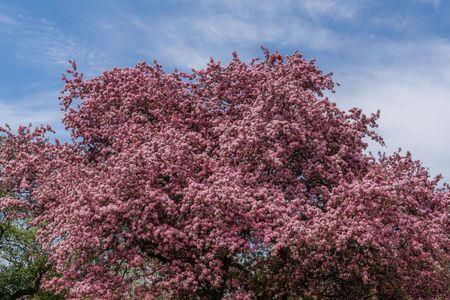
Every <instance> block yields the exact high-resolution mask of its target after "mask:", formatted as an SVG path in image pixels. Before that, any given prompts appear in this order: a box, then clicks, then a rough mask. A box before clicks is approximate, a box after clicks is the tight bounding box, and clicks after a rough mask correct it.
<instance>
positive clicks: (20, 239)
mask: <svg viewBox="0 0 450 300" xmlns="http://www.w3.org/2000/svg"><path fill="white" fill-rule="evenodd" d="M3 195H5V191H2V190H1V189H0V197H1V196H3ZM35 234H36V230H35V229H34V228H33V227H30V226H29V225H28V220H27V219H13V220H10V219H8V218H7V215H6V213H5V212H0V299H4V300H8V299H17V298H20V297H24V296H27V297H28V298H31V299H40V300H57V299H62V298H61V297H59V296H55V295H53V294H50V293H47V292H45V291H43V290H41V283H42V279H43V277H44V275H45V274H46V273H47V272H49V270H50V269H49V267H48V264H47V258H46V255H45V252H44V251H43V250H42V248H41V247H40V245H39V243H38V242H37V241H36V238H35Z"/></svg>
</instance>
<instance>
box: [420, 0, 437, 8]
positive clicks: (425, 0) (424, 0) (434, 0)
mask: <svg viewBox="0 0 450 300" xmlns="http://www.w3.org/2000/svg"><path fill="white" fill-rule="evenodd" d="M418 1H419V2H422V3H426V4H431V5H433V7H435V8H436V7H438V6H439V5H440V4H441V0H418Z"/></svg>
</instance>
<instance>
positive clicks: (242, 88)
mask: <svg viewBox="0 0 450 300" xmlns="http://www.w3.org/2000/svg"><path fill="white" fill-rule="evenodd" d="M72 67H73V68H72V69H70V70H68V71H67V72H68V75H70V76H67V77H64V81H65V87H64V89H63V91H62V94H61V97H60V99H61V104H62V107H63V109H64V110H65V116H64V119H63V122H64V124H65V126H66V128H67V129H68V130H70V132H71V135H72V140H71V142H69V143H60V142H58V141H55V142H53V143H51V142H49V141H48V139H47V138H46V134H47V132H48V131H49V130H50V129H49V128H47V127H40V128H37V129H34V130H32V129H31V128H30V127H21V128H19V131H18V133H12V132H11V131H10V130H8V129H4V130H3V132H4V135H5V136H7V137H8V138H7V139H6V142H5V144H4V146H3V147H2V148H1V150H0V151H1V152H0V165H1V166H2V168H1V170H0V180H1V184H2V185H3V186H5V187H6V188H7V189H8V190H9V191H11V193H12V194H11V195H13V196H9V197H3V198H2V200H1V205H2V208H4V209H5V208H8V207H11V206H14V207H23V208H26V209H27V210H29V211H31V213H32V222H33V224H34V225H35V226H37V227H38V228H39V231H38V238H39V241H40V242H41V243H42V245H43V246H44V247H45V249H46V251H47V252H48V253H49V259H50V260H51V261H52V262H53V263H54V264H55V268H56V271H57V273H58V274H60V275H59V276H55V277H51V276H49V277H47V278H45V280H46V282H45V284H46V287H48V288H50V289H52V290H54V291H56V292H59V293H62V294H64V295H66V296H67V297H68V298H72V299H79V298H83V297H95V298H96V299H116V298H138V299H144V298H145V299H154V298H157V297H161V298H176V299H178V298H183V299H184V298H196V299H198V298H201V299H221V298H230V299H253V298H260V299H270V298H286V297H288V296H291V297H297V298H298V297H303V298H308V297H322V298H324V299H363V298H371V297H372V298H377V297H379V298H384V299H386V298H391V299H392V298H394V299H410V298H417V299H420V298H422V299H425V298H426V299H430V298H433V297H435V298H436V299H444V298H446V297H449V296H450V292H449V249H450V239H449V233H450V232H449V230H450V218H449V204H450V195H449V193H448V191H447V190H448V187H447V186H445V185H444V187H441V188H439V187H438V181H439V178H436V179H432V178H430V176H429V174H428V173H427V171H426V169H425V168H423V167H422V166H421V164H420V162H418V161H414V160H413V159H412V158H411V156H410V154H406V155H401V154H400V153H396V154H394V155H392V156H381V157H380V158H378V159H375V158H373V157H372V156H371V155H368V154H366V153H365V151H364V150H365V149H366V147H367V143H366V142H365V138H371V139H373V140H375V141H377V142H379V143H383V141H382V139H381V137H380V136H378V135H377V133H376V132H375V128H376V127H377V124H376V120H377V118H378V114H373V115H370V116H366V115H364V114H363V113H362V112H361V110H359V109H356V108H354V109H351V110H350V111H348V112H345V111H342V110H341V109H339V108H338V107H337V106H336V104H335V103H332V102H330V101H329V99H328V98H327V97H325V96H324V95H323V92H324V91H333V87H334V83H333V81H332V79H331V75H330V74H323V73H322V72H321V71H319V70H318V69H317V67H316V66H315V64H314V62H309V61H306V60H304V59H303V58H302V56H301V55H300V54H299V53H295V54H294V55H292V56H287V57H283V56H282V55H280V54H279V53H277V52H275V53H269V52H268V51H267V50H265V59H263V60H261V61H259V60H253V61H252V62H251V63H249V64H247V63H244V62H242V61H241V60H240V59H239V58H238V57H237V55H236V54H233V59H232V61H231V62H230V63H229V64H228V65H226V66H223V65H221V64H220V63H219V62H217V61H214V60H211V61H210V62H209V64H208V65H207V66H206V67H205V68H204V69H202V70H193V71H192V72H190V73H183V72H179V71H176V70H175V71H174V72H172V73H166V72H165V71H164V70H163V69H162V67H161V65H159V64H157V63H154V65H151V66H150V65H147V64H145V63H139V64H138V65H137V66H136V67H134V68H124V69H119V68H115V69H113V70H111V71H108V72H105V73H103V74H102V75H101V76H99V77H96V78H92V79H89V80H86V79H84V78H83V75H82V74H80V73H79V72H78V71H77V68H76V65H75V63H73V64H72Z"/></svg>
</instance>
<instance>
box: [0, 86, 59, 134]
mask: <svg viewBox="0 0 450 300" xmlns="http://www.w3.org/2000/svg"><path fill="white" fill-rule="evenodd" d="M58 95H59V94H58V93H57V92H51V91H46V92H34V93H32V94H28V95H26V96H24V97H19V98H17V99H8V100H5V99H0V126H3V125H4V124H8V125H10V126H11V127H13V128H17V127H18V126H19V125H21V124H29V123H32V124H33V125H41V124H52V126H55V127H61V124H60V123H59V120H60V119H61V116H62V112H61V111H60V109H59V106H58V103H59V102H58ZM60 133H61V134H62V132H60Z"/></svg>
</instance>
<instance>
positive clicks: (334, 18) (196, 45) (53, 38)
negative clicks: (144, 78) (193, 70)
mask: <svg viewBox="0 0 450 300" xmlns="http://www.w3.org/2000/svg"><path fill="white" fill-rule="evenodd" d="M449 39H450V1H447V0H346V1H343V0H297V1H264V0H262V1H256V0H247V1H237V0H235V1H233V0H231V1H212V0H211V1H205V0H198V1H170V0H169V1H92V0H89V1H51V0H47V1H25V0H22V1H18V0H14V1H12V0H11V1H8V0H6V1H5V0H0V66H1V68H0V123H2V124H3V123H9V124H10V125H12V126H14V127H15V126H17V125H18V124H21V123H29V122H32V123H33V124H34V125H37V124H40V123H45V124H47V123H50V124H52V125H53V126H54V127H55V128H56V129H57V130H58V132H59V133H58V135H59V136H60V137H64V136H66V133H64V132H63V130H62V127H61V124H60V123H59V119H60V117H61V112H60V111H59V107H58V100H57V96H58V91H59V90H60V89H61V87H62V82H61V80H60V78H61V74H62V73H63V72H64V70H65V69H66V68H67V67H68V64H67V60H68V59H75V60H76V61H77V63H78V65H79V68H80V70H81V71H82V72H84V73H86V74H87V75H88V76H94V75H97V74H99V73H100V72H101V71H102V70H105V69H109V68H112V67H114V66H121V67H123V66H133V65H135V64H136V62H138V61H142V60H145V61H148V62H151V61H153V60H154V59H156V60H158V61H159V62H160V63H162V64H163V65H164V66H165V68H166V69H167V70H171V69H172V68H174V67H178V68H182V69H188V68H190V67H201V66H202V65H204V63H205V62H207V61H208V59H209V57H210V56H214V57H215V58H218V59H220V60H222V61H224V62H226V61H228V60H229V59H230V56H231V55H230V53H231V52H232V51H234V50H236V51H237V52H238V53H239V54H240V56H241V57H242V58H243V59H250V58H252V57H256V56H260V55H261V51H260V46H261V45H265V46H267V47H269V48H270V49H271V50H275V49H278V50H280V51H281V52H282V53H285V54H290V53H292V52H293V51H295V50H300V51H301V52H302V53H303V54H304V55H305V56H306V57H307V58H311V59H312V58H316V59H317V60H318V64H319V66H320V67H321V68H322V69H323V70H324V71H326V72H331V71H332V72H333V73H334V74H335V80H336V81H337V82H339V83H340V84H341V86H340V87H339V88H337V93H336V94H334V95H332V96H331V98H332V100H333V101H335V102H337V103H338V105H339V106H340V107H342V108H350V107H353V106H357V107H361V108H363V109H364V111H365V112H367V113H370V112H374V111H376V110H377V109H380V110H381V120H380V133H381V134H382V135H383V136H384V138H385V140H386V144H387V148H385V149H384V151H388V152H390V151H393V150H396V149H397V148H398V147H402V148H403V149H405V150H411V151H412V152H413V154H414V156H415V157H416V158H419V159H421V160H422V161H424V163H425V165H426V166H428V167H430V170H431V171H432V173H433V174H437V173H439V172H441V173H443V174H444V176H445V175H447V176H446V181H449V180H448V178H447V177H449V176H450V134H449V133H448V131H449V129H450V122H449V119H450V40H449ZM372 150H378V148H377V147H375V146H372Z"/></svg>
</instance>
